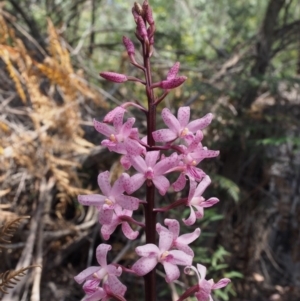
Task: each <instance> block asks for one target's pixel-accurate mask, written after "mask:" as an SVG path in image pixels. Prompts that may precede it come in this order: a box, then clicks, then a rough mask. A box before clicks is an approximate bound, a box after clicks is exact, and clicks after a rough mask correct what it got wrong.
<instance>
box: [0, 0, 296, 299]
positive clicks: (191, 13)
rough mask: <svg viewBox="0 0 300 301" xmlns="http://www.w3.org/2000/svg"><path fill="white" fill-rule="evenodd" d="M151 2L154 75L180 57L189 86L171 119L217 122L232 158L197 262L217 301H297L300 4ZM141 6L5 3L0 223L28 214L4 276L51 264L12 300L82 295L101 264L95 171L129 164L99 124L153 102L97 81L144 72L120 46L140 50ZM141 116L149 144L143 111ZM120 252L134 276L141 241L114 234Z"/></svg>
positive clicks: (4, 263)
mask: <svg viewBox="0 0 300 301" xmlns="http://www.w3.org/2000/svg"><path fill="white" fill-rule="evenodd" d="M149 2H150V4H151V5H152V7H153V10H154V17H155V20H156V27H157V32H156V36H155V41H156V47H155V53H154V56H153V59H152V63H153V69H154V73H155V74H156V75H155V77H156V79H157V80H159V79H162V78H164V77H165V74H166V73H167V71H168V69H169V68H170V67H171V66H172V65H173V63H174V62H175V61H180V62H181V71H180V74H181V75H186V76H188V80H187V82H186V83H185V84H184V85H183V86H182V87H180V88H177V89H176V90H175V92H173V93H171V94H170V95H169V96H168V98H167V99H166V101H165V102H164V103H163V104H162V105H161V107H164V106H167V107H170V108H172V109H173V111H174V112H176V110H177V108H178V107H179V106H183V105H190V106H191V107H192V112H193V113H192V114H193V117H194V118H195V117H196V116H197V117H198V118H199V117H200V116H203V115H204V114H206V113H207V112H213V113H214V115H215V119H214V121H213V123H212V125H211V126H210V127H209V129H208V130H207V133H206V135H205V140H204V141H205V144H206V145H207V146H209V147H210V148H211V149H219V150H220V151H221V155H220V156H219V158H218V159H217V160H210V161H207V162H204V164H203V165H202V167H203V169H204V170H205V171H206V172H207V173H208V174H209V175H211V177H212V179H213V185H211V186H212V187H211V188H210V190H209V191H208V193H207V195H210V196H217V197H219V198H220V200H221V202H220V203H219V204H218V206H216V207H215V208H214V209H209V210H207V211H206V212H207V214H206V216H205V218H204V219H203V220H202V221H200V222H199V226H200V228H201V229H202V235H201V236H200V239H199V240H198V241H197V242H195V243H194V245H193V248H194V250H195V253H196V257H195V262H199V263H200V262H202V263H205V264H207V265H208V266H209V276H211V277H213V278H214V279H215V280H218V279H219V278H221V277H224V276H226V277H230V278H231V279H232V284H231V285H230V286H229V287H228V288H226V289H225V290H222V291H221V292H218V294H217V295H215V299H216V300H225V301H226V300H231V301H265V300H270V301H285V300H289V301H293V300H295V301H296V300H300V231H299V229H300V227H299V226H300V135H299V134H300V88H299V87H300V2H299V0H241V1H236V0H210V1H206V0H180V1H178V0H173V1H159V0H150V1H149ZM132 5H133V1H124V0H64V1H62V0H7V1H2V2H0V199H1V203H0V225H5V224H6V223H9V222H10V221H13V220H15V219H16V218H18V217H20V216H30V217H31V218H30V219H22V220H21V221H20V226H19V228H18V230H17V231H16V233H15V235H14V237H13V238H12V242H11V243H10V244H8V243H7V242H6V241H5V240H4V239H1V241H0V242H1V245H0V247H1V249H2V251H1V261H0V265H1V270H0V272H5V271H6V270H17V269H20V268H22V267H26V266H29V265H34V264H39V265H42V266H43V269H40V268H32V269H29V270H28V271H27V272H26V275H25V276H23V277H20V279H21V280H20V281H19V282H18V284H17V285H15V286H14V289H5V287H6V283H5V281H6V278H5V277H3V275H2V281H4V284H3V282H2V286H1V288H2V289H3V288H4V289H5V290H6V291H7V292H8V294H6V295H4V297H3V300H4V301H17V300H22V301H26V300H30V301H39V300H41V301H46V300H55V301H76V300H80V299H81V297H82V296H83V292H82V289H81V287H80V286H79V285H77V284H75V282H74V280H73V277H74V276H75V275H76V274H78V273H79V272H80V271H82V270H83V269H84V268H86V267H87V266H89V265H91V264H94V263H95V256H94V255H95V254H94V250H95V248H96V247H97V245H98V244H99V243H100V242H101V238H100V236H99V227H98V225H97V212H95V210H94V209H93V208H88V209H87V208H83V207H82V206H80V205H79V204H78V202H77V198H76V196H77V194H86V193H90V192H91V191H97V189H98V187H97V183H96V177H97V174H98V173H99V172H100V171H104V170H107V169H108V170H110V171H111V172H112V173H113V175H114V177H118V175H119V174H120V172H122V170H121V167H120V165H119V164H118V159H119V158H118V156H116V155H113V154H111V153H109V152H108V151H106V150H104V149H102V147H100V146H99V144H100V141H101V137H100V135H99V134H98V133H96V131H95V130H94V129H93V127H92V119H93V118H96V119H98V120H101V118H102V117H103V116H104V115H105V114H106V113H107V112H108V110H109V109H110V108H113V107H114V106H116V105H117V104H120V103H122V102H124V101H125V100H126V101H128V100H138V101H140V102H142V103H143V102H145V97H144V94H143V89H142V88H141V87H140V86H139V85H136V84H132V83H129V84H127V83H126V84H123V85H118V84H111V83H107V82H105V81H103V80H101V79H100V78H99V75H98V74H99V72H100V71H115V72H122V73H126V74H128V75H132V76H138V75H139V74H137V71H136V70H135V69H134V68H132V66H131V65H130V64H129V61H128V60H127V54H126V52H125V51H124V47H123V45H122V43H121V39H122V36H123V35H126V36H128V37H130V38H131V39H132V40H134V41H136V39H135V37H134V28H135V24H134V21H133V18H132V16H131V7H132ZM136 47H137V48H139V45H138V43H137V44H136ZM161 107H160V108H161ZM131 113H133V114H135V116H136V118H137V122H138V125H139V128H140V129H141V131H142V132H143V129H145V120H144V119H143V115H142V114H140V113H139V112H135V111H132V112H131ZM158 120H160V119H159V118H158ZM159 127H162V123H161V121H159V124H158V128H159ZM174 197H175V196H174V194H172V193H170V194H169V195H168V198H169V199H172V198H174ZM173 214H174V216H177V217H178V218H180V216H181V212H180V214H179V213H178V212H177V213H176V212H174V213H173ZM161 218H162V217H161ZM2 230H3V226H2V228H1V231H2ZM109 243H111V244H112V245H113V250H114V251H113V252H112V255H111V258H110V260H114V261H115V262H120V263H122V264H124V265H130V264H132V262H133V260H134V252H133V249H134V246H135V242H130V243H128V242H126V240H125V239H124V237H123V235H122V234H120V233H119V232H118V233H116V234H115V235H114V236H113V237H112V238H111V239H110V241H109ZM6 277H7V275H6ZM158 277H159V279H162V275H161V274H159V275H158ZM125 278H126V279H125ZM190 278H193V277H183V278H182V279H180V281H178V282H176V283H175V284H174V285H172V286H170V287H168V286H166V285H165V284H164V283H163V282H164V281H160V282H162V286H161V287H160V286H159V297H158V300H160V301H163V300H176V295H178V294H179V295H180V294H181V293H182V292H183V291H184V287H186V285H188V284H191V283H189V281H192V280H191V279H190ZM124 281H125V282H126V284H128V285H129V286H130V288H132V289H131V290H130V292H128V300H141V299H140V298H137V297H136V296H138V295H139V289H140V288H139V286H140V284H141V283H139V282H137V281H136V279H135V278H131V277H127V276H126V277H124ZM137 284H138V285H137ZM190 301H192V299H190Z"/></svg>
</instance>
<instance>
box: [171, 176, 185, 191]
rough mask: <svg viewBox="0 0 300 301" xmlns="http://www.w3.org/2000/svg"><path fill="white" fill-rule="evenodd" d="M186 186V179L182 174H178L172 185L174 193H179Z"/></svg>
mask: <svg viewBox="0 0 300 301" xmlns="http://www.w3.org/2000/svg"><path fill="white" fill-rule="evenodd" d="M185 185H186V177H185V175H184V173H180V175H179V177H178V178H177V180H176V181H175V182H174V183H173V184H172V187H173V189H174V190H175V191H181V190H182V189H183V188H184V187H185Z"/></svg>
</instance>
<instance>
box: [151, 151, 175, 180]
mask: <svg viewBox="0 0 300 301" xmlns="http://www.w3.org/2000/svg"><path fill="white" fill-rule="evenodd" d="M177 164H178V156H177V155H173V156H170V157H167V158H164V159H162V160H160V161H159V162H158V163H157V164H156V165H155V166H154V167H153V171H154V174H155V175H157V176H159V175H162V174H165V173H166V172H167V171H169V170H170V169H171V168H173V167H175V166H176V165H177Z"/></svg>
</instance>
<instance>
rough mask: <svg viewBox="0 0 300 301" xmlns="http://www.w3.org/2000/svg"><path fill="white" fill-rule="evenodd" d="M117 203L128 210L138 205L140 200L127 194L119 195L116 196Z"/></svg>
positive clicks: (134, 208)
mask: <svg viewBox="0 0 300 301" xmlns="http://www.w3.org/2000/svg"><path fill="white" fill-rule="evenodd" d="M116 200H117V202H118V204H119V205H120V206H121V207H122V208H124V209H128V210H136V209H137V208H138V207H139V203H140V200H139V199H138V198H135V197H133V196H129V195H123V194H122V195H120V196H118V197H117V198H116Z"/></svg>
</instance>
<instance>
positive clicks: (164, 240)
mask: <svg viewBox="0 0 300 301" xmlns="http://www.w3.org/2000/svg"><path fill="white" fill-rule="evenodd" d="M172 243H173V233H172V232H170V231H161V232H160V233H159V244H158V247H157V246H156V245H154V244H146V245H144V246H140V247H137V248H136V249H135V251H136V253H137V254H138V255H139V256H141V257H142V258H140V259H139V260H138V261H137V262H135V263H134V265H133V266H132V270H133V271H134V272H135V273H137V274H138V275H139V276H144V275H146V274H147V273H149V272H150V271H151V270H153V269H154V267H155V266H156V265H157V264H158V263H161V264H162V265H163V266H164V269H165V272H166V278H165V279H166V281H167V283H170V282H172V281H174V280H176V279H178V278H179V276H180V271H179V268H178V267H177V265H190V264H191V262H192V260H193V256H191V255H188V254H186V253H185V252H183V251H180V250H171V251H170V248H171V247H172Z"/></svg>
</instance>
